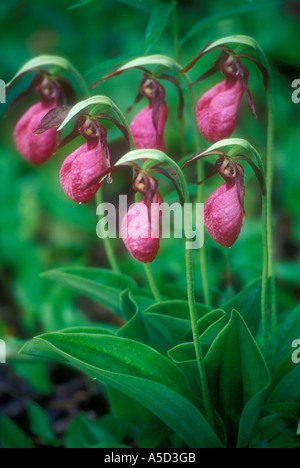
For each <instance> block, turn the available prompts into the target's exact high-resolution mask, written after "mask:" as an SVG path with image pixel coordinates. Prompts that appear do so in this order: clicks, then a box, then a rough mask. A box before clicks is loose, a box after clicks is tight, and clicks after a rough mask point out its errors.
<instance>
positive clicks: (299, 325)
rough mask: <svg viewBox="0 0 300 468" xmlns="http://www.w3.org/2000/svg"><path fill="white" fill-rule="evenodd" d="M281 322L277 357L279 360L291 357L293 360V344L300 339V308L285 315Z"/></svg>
mask: <svg viewBox="0 0 300 468" xmlns="http://www.w3.org/2000/svg"><path fill="white" fill-rule="evenodd" d="M279 320H280V322H279V327H278V341H277V350H276V357H277V359H278V360H279V359H281V358H284V357H286V356H287V355H289V359H290V360H291V355H292V352H293V351H294V350H293V349H292V343H293V342H294V341H295V340H297V339H299V338H300V336H299V330H300V306H298V307H296V309H294V310H293V311H291V312H289V313H288V314H284V316H283V317H280V318H279Z"/></svg>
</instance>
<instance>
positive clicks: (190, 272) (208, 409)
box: [166, 157, 214, 427]
mask: <svg viewBox="0 0 300 468" xmlns="http://www.w3.org/2000/svg"><path fill="white" fill-rule="evenodd" d="M166 159H167V161H168V162H169V164H170V166H172V167H173V168H174V169H175V171H176V172H177V174H178V177H179V179H180V183H181V187H182V191H183V198H184V202H185V203H190V195H189V191H188V186H187V183H186V180H185V177H184V175H183V172H182V170H181V169H180V167H179V166H178V164H177V163H176V162H175V161H173V160H172V159H171V158H169V157H168V158H166ZM188 218H189V217H188ZM188 222H189V223H190V225H189V226H187V232H189V229H190V230H191V229H192V221H191V220H188ZM185 240H186V241H187V240H188V239H187V238H186V239H185ZM185 262H186V278H187V293H188V303H189V310H190V317H191V326H192V333H193V341H194V346H195V353H196V358H197V364H198V370H199V375H200V382H201V388H202V397H203V402H204V408H205V414H206V418H207V421H208V422H209V423H210V425H211V426H212V427H214V417H213V410H212V404H211V399H210V394H209V387H208V381H207V375H206V370H205V365H204V359H203V353H202V348H201V342H200V337H199V329H198V316H197V308H196V300H195V289H194V267H193V252H192V250H191V249H185Z"/></svg>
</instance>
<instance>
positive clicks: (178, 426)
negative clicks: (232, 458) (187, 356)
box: [22, 333, 223, 448]
mask: <svg viewBox="0 0 300 468" xmlns="http://www.w3.org/2000/svg"><path fill="white" fill-rule="evenodd" d="M22 353H26V354H33V355H41V356H42V357H47V358H48V359H52V360H53V359H55V360H56V358H57V357H58V358H59V360H61V359H62V360H63V361H64V362H66V363H69V364H70V365H72V366H75V367H76V368H78V369H80V370H82V371H84V372H87V373H88V374H89V375H90V376H91V377H92V378H97V379H99V380H100V381H101V382H103V383H105V384H107V385H110V386H112V387H114V388H116V389H117V390H119V391H121V392H122V393H124V394H126V395H128V396H129V397H131V398H133V399H134V400H135V401H137V402H138V403H139V404H141V405H142V406H144V407H145V408H146V409H148V410H150V411H151V412H152V413H153V414H154V415H155V416H157V417H158V418H159V419H161V420H162V421H163V422H164V423H165V424H166V425H167V426H169V427H170V428H171V429H172V430H173V431H174V432H175V433H176V434H178V435H179V437H181V438H182V439H183V440H184V441H185V442H186V444H187V445H188V446H189V447H195V448H197V447H200V448H201V447H202V448H204V447H205V448H222V447H223V446H222V444H221V442H220V440H219V439H218V437H217V436H216V434H215V433H214V432H213V430H212V429H211V427H210V426H209V425H208V423H207V422H206V420H205V419H204V417H203V416H202V414H201V413H200V411H199V410H198V409H197V408H196V407H195V406H194V405H193V404H192V403H191V402H190V401H189V395H190V390H189V388H188V385H187V382H186V379H185V377H184V375H183V373H182V372H181V371H180V370H179V368H178V367H177V366H176V365H175V364H174V363H172V362H171V361H170V360H169V359H167V358H165V357H163V356H162V355H160V354H159V353H158V352H156V351H154V350H153V349H151V348H150V347H148V346H145V345H143V344H141V343H137V342H134V341H133V340H128V339H124V338H120V337H115V336H106V335H103V336H102V337H101V338H100V337H99V335H87V336H84V335H82V334H64V333H52V334H48V335H43V336H41V337H38V338H35V339H34V340H32V341H30V342H29V343H27V344H26V345H25V346H24V348H23V350H22Z"/></svg>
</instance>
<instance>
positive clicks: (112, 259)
mask: <svg viewBox="0 0 300 468" xmlns="http://www.w3.org/2000/svg"><path fill="white" fill-rule="evenodd" d="M96 203H97V206H98V205H101V203H103V194H102V189H100V190H98V192H97V194H96ZM104 249H105V252H106V255H107V258H108V261H109V264H110V266H111V268H112V270H113V271H114V272H115V273H120V268H119V264H118V261H117V259H116V256H115V253H114V249H113V246H112V241H111V238H110V237H109V236H108V237H106V238H105V239H104Z"/></svg>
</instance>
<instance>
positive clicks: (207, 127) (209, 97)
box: [196, 78, 244, 143]
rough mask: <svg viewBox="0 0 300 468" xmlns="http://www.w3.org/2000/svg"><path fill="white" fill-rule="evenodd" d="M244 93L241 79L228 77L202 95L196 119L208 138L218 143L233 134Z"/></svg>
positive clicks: (203, 133)
mask: <svg viewBox="0 0 300 468" xmlns="http://www.w3.org/2000/svg"><path fill="white" fill-rule="evenodd" d="M243 93H244V87H243V82H242V80H241V79H239V78H237V79H232V78H227V79H226V80H225V81H223V82H222V83H219V84H217V85H216V86H214V87H213V88H212V89H210V90H209V91H208V92H207V93H205V94H204V95H203V96H202V98H201V99H200V101H199V102H198V105H197V108H196V119H197V124H198V127H199V129H200V131H201V133H202V135H203V136H204V138H205V139H206V140H208V141H210V142H211V143H216V142H217V141H220V140H223V139H225V138H229V137H230V136H231V134H232V133H233V131H234V129H235V126H236V119H237V112H238V109H239V106H240V103H241V100H242V97H243Z"/></svg>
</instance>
